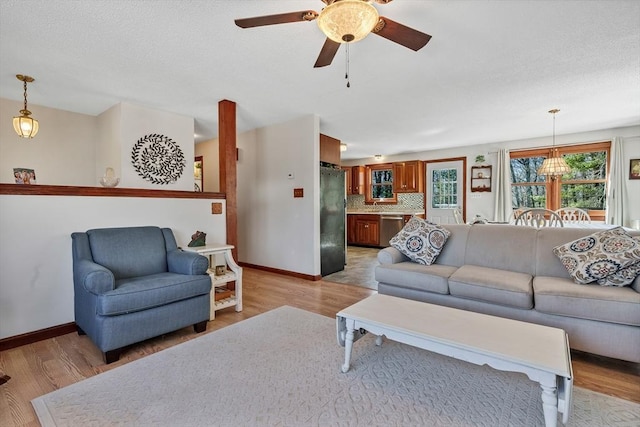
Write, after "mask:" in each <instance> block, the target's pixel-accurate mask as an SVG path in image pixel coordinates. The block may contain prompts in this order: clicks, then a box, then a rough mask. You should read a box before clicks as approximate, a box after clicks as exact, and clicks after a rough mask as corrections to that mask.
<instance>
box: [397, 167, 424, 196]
mask: <svg viewBox="0 0 640 427" xmlns="http://www.w3.org/2000/svg"><path fill="white" fill-rule="evenodd" d="M393 192H394V193H423V192H424V167H423V163H422V161H420V160H412V161H409V162H395V163H393Z"/></svg>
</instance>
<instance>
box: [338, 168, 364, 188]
mask: <svg viewBox="0 0 640 427" xmlns="http://www.w3.org/2000/svg"><path fill="white" fill-rule="evenodd" d="M342 169H343V170H344V171H345V175H346V177H347V195H349V194H364V166H343V167H342Z"/></svg>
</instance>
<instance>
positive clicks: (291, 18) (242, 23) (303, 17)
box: [235, 10, 318, 28]
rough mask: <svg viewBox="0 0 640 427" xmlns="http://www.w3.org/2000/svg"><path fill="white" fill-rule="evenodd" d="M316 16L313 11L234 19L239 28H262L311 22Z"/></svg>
mask: <svg viewBox="0 0 640 427" xmlns="http://www.w3.org/2000/svg"><path fill="white" fill-rule="evenodd" d="M317 16H318V13H317V12H314V11H313V10H302V11H300V12H289V13H280V14H278V15H264V16H256V17H253V18H243V19H236V20H235V23H236V25H237V26H238V27H240V28H252V27H262V26H264V25H274V24H288V23H289V22H300V21H313V20H314V19H316V17H317Z"/></svg>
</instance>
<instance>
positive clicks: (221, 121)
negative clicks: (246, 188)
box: [218, 99, 238, 260]
mask: <svg viewBox="0 0 640 427" xmlns="http://www.w3.org/2000/svg"><path fill="white" fill-rule="evenodd" d="M218 150H219V156H220V192H221V193H225V195H226V201H227V243H228V244H230V245H233V246H234V249H233V250H232V253H233V258H234V259H236V260H237V259H238V197H237V171H236V169H237V168H236V162H237V153H238V148H237V145H236V103H235V102H233V101H229V100H226V99H223V100H222V101H220V102H219V103H218Z"/></svg>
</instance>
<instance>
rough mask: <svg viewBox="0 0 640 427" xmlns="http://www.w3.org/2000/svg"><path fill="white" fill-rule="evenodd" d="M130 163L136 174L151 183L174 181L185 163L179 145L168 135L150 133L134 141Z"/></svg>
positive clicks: (178, 176) (171, 182)
mask: <svg viewBox="0 0 640 427" xmlns="http://www.w3.org/2000/svg"><path fill="white" fill-rule="evenodd" d="M131 163H132V164H133V168H134V169H135V170H136V172H137V173H138V175H140V176H141V177H142V178H144V179H146V180H147V181H149V182H151V183H152V184H160V185H165V184H173V183H175V182H176V181H177V180H178V178H180V176H182V172H183V171H184V167H185V165H186V161H185V158H184V154H183V153H182V150H181V149H180V146H179V145H178V144H177V143H176V142H175V141H173V140H172V139H171V138H169V137H168V136H164V135H158V134H155V133H152V134H150V135H145V136H143V137H142V138H140V139H139V140H138V142H136V144H135V145H134V146H133V149H132V150H131Z"/></svg>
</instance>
